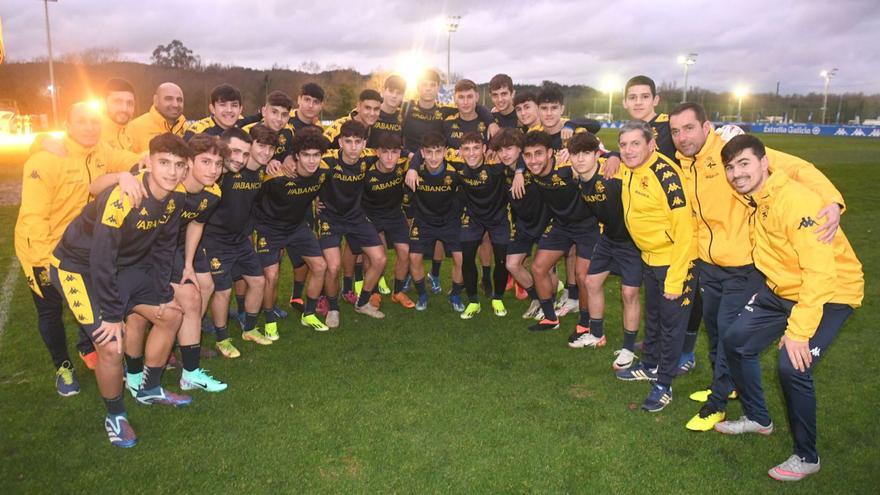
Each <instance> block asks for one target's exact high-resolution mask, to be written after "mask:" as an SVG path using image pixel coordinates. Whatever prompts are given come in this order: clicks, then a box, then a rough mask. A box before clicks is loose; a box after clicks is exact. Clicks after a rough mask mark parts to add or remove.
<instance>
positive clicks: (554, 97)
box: [535, 84, 565, 105]
mask: <svg viewBox="0 0 880 495" xmlns="http://www.w3.org/2000/svg"><path fill="white" fill-rule="evenodd" d="M535 103H537V104H538V105H540V104H542V103H559V104H560V105H564V104H565V96H563V94H562V89H560V88H559V86H557V85H556V84H548V85H547V86H544V88H543V89H542V90H541V92H540V93H538V98H537V101H536V102H535Z"/></svg>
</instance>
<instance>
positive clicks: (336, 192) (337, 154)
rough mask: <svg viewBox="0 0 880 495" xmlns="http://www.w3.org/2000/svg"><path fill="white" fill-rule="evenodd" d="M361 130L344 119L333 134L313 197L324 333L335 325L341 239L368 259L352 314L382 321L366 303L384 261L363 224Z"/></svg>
mask: <svg viewBox="0 0 880 495" xmlns="http://www.w3.org/2000/svg"><path fill="white" fill-rule="evenodd" d="M366 144H367V127H366V126H364V125H363V124H361V123H360V122H358V121H356V120H349V121H347V122H345V123H344V124H342V126H341V127H340V129H339V149H338V150H330V151H329V152H327V154H325V155H324V158H323V160H322V163H323V164H324V166H326V167H327V168H329V169H330V177H329V180H328V181H327V184H326V185H324V186H323V187H322V188H321V192H320V195H319V198H320V199H321V203H322V204H323V205H324V207H323V209H322V210H321V211H320V212H319V215H318V218H317V219H316V221H317V223H318V226H319V229H318V235H319V239H318V240H319V242H320V244H321V249H322V250H323V252H324V259H325V260H326V261H327V272H326V276H325V280H324V293H325V294H326V295H327V300H328V303H329V311H328V313H327V319H326V323H327V326H329V327H330V328H336V327H338V326H339V300H338V296H337V294H338V293H339V280H338V277H339V269H340V266H341V252H340V244H341V242H342V237H345V238H346V240H347V241H348V242H349V243H351V244H352V245H356V246H358V247H359V248H360V249H361V250H362V251H363V254H364V255H365V256H366V257H367V258H368V259H369V266H367V264H366V263H365V268H366V273H365V274H364V285H363V287H362V289H361V292H360V295H359V296H358V299H357V301H356V302H355V306H354V309H355V311H357V312H358V313H361V314H365V315H367V316H370V317H372V318H384V317H385V314H384V313H382V312H381V311H379V310H378V309H377V308H376V307H374V306H373V305H372V304H370V297H371V296H372V293H373V288H374V287H376V284H377V282H378V281H379V277H380V276H381V274H382V272H383V271H384V270H385V263H386V261H387V259H386V256H385V249H383V247H382V244H381V241H380V240H379V236H378V235H377V234H376V229H375V228H374V227H373V225H372V224H370V222H369V221H368V220H367V218H366V216H365V214H364V210H363V207H362V206H361V197H362V196H363V191H364V178H365V177H366V170H367V168H368V163H367V159H366V157H367V154H373V152H372V151H371V150H367V151H365V146H366Z"/></svg>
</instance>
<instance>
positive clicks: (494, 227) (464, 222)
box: [459, 210, 510, 245]
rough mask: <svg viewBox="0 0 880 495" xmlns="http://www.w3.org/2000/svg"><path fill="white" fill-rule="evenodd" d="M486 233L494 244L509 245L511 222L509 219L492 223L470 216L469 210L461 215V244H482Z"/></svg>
mask: <svg viewBox="0 0 880 495" xmlns="http://www.w3.org/2000/svg"><path fill="white" fill-rule="evenodd" d="M486 232H488V233H489V239H491V241H492V244H503V245H507V244H508V243H509V242H510V222H509V221H508V220H507V218H503V219H502V220H499V221H495V222H491V223H490V222H484V221H482V220H481V219H478V218H476V217H474V216H473V215H469V214H468V212H467V210H464V211H463V212H462V213H461V235H460V236H459V240H461V242H480V241H482V240H483V234H484V233H486Z"/></svg>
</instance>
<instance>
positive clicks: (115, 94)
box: [101, 78, 135, 151]
mask: <svg viewBox="0 0 880 495" xmlns="http://www.w3.org/2000/svg"><path fill="white" fill-rule="evenodd" d="M134 106H135V98H134V88H133V87H132V85H131V83H130V82H128V81H126V80H125V79H117V78H114V79H110V80H108V81H107V82H106V83H104V115H103V116H102V119H101V142H102V143H104V145H106V146H107V147H109V148H114V149H119V150H126V151H131V148H132V145H133V143H132V140H131V136H129V134H128V123H129V122H131V119H132V118H133V117H134Z"/></svg>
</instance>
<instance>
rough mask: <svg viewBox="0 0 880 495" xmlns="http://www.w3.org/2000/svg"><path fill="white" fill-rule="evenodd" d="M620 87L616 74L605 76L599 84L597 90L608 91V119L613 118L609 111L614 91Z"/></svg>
mask: <svg viewBox="0 0 880 495" xmlns="http://www.w3.org/2000/svg"><path fill="white" fill-rule="evenodd" d="M618 89H620V79H618V78H617V76H605V77H604V78H603V79H602V82H601V84H600V85H599V90H600V91H602V92H603V93H608V121H609V122H610V121H611V120H613V117H612V113H611V105H612V102H613V99H614V92H615V91H617V90H618Z"/></svg>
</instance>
